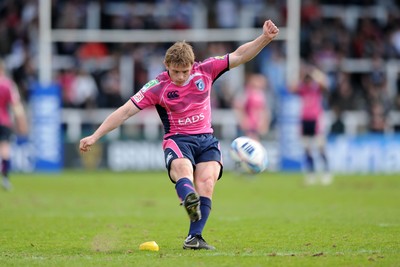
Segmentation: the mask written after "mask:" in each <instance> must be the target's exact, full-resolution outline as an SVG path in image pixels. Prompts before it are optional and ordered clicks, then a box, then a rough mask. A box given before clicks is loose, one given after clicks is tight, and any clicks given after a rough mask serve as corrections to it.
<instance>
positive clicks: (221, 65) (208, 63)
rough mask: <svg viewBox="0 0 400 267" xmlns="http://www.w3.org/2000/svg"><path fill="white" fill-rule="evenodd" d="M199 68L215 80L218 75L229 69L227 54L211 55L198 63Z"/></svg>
mask: <svg viewBox="0 0 400 267" xmlns="http://www.w3.org/2000/svg"><path fill="white" fill-rule="evenodd" d="M200 68H201V69H202V70H203V71H204V72H207V73H209V74H210V75H211V79H212V80H213V81H215V80H216V79H218V77H219V76H221V75H222V74H224V73H225V72H226V71H228V70H229V54H226V55H224V56H217V57H211V58H208V59H206V60H205V61H203V62H202V63H200Z"/></svg>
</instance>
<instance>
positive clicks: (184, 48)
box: [164, 41, 194, 67]
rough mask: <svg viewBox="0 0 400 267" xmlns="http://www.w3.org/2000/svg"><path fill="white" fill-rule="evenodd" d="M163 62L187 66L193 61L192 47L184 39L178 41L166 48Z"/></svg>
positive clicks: (168, 64)
mask: <svg viewBox="0 0 400 267" xmlns="http://www.w3.org/2000/svg"><path fill="white" fill-rule="evenodd" d="M164 62H165V64H166V65H167V66H170V65H177V66H182V67H188V66H190V65H193V63H194V52H193V47H192V46H191V45H190V44H188V43H186V41H179V42H176V43H175V44H173V45H172V46H171V47H170V48H168V50H167V52H166V53H165V58H164Z"/></svg>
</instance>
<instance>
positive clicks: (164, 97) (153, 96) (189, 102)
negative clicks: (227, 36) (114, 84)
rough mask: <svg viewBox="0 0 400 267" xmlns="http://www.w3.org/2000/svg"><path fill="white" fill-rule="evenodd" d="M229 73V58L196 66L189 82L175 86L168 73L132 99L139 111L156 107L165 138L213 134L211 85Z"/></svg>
mask: <svg viewBox="0 0 400 267" xmlns="http://www.w3.org/2000/svg"><path fill="white" fill-rule="evenodd" d="M228 70H229V55H225V56H221V57H213V58H208V59H207V60H205V61H203V62H195V63H194V65H193V68H192V70H191V74H190V76H189V79H188V80H187V81H186V82H185V84H184V85H182V86H177V85H175V84H174V83H173V82H172V81H171V79H170V77H169V75H168V72H167V71H164V72H162V73H161V74H159V75H158V76H157V78H156V79H155V80H151V81H149V82H148V83H147V84H146V85H144V86H143V88H142V89H141V90H140V91H139V92H137V93H136V94H135V95H134V96H132V97H131V100H132V102H133V103H134V104H135V105H136V106H137V107H138V108H139V109H145V108H147V107H150V106H155V107H156V109H157V112H158V114H159V116H160V119H161V121H162V123H163V125H164V138H167V137H169V136H171V135H174V134H205V133H213V129H212V126H211V102H210V92H211V86H212V84H213V82H214V81H215V80H216V79H217V78H218V77H219V76H221V75H222V74H223V73H224V72H226V71H228Z"/></svg>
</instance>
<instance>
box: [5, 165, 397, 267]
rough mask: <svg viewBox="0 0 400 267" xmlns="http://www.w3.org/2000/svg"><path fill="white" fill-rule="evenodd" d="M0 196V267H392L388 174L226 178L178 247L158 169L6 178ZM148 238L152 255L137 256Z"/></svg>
mask: <svg viewBox="0 0 400 267" xmlns="http://www.w3.org/2000/svg"><path fill="white" fill-rule="evenodd" d="M12 178H13V179H12V182H13V185H14V189H13V191H12V192H5V191H0V266H152V267H154V266H174V267H175V266H207V267H208V266H246V267H247V266H400V177H399V175H384V174H382V175H337V176H336V177H335V181H334V183H333V184H332V185H331V186H322V185H316V186H309V187H306V186H304V185H303V184H302V175H301V174H282V173H268V172H265V173H262V174H260V175H258V176H255V177H240V176H238V175H236V174H234V173H230V172H226V173H225V174H224V176H223V178H222V179H221V180H220V181H219V182H218V183H217V186H216V189H215V194H214V199H213V209H212V213H211V215H210V218H209V222H208V225H207V226H206V229H205V231H204V233H203V234H204V238H205V239H206V240H207V241H208V242H209V243H210V244H212V245H214V246H216V248H217V250H215V251H186V250H183V249H182V242H183V239H184V238H185V236H186V234H187V229H188V224H189V220H188V218H187V215H186V214H185V211H184V209H183V208H182V207H181V206H179V203H178V198H177V196H176V193H175V189H174V186H173V185H172V184H171V183H170V181H169V179H168V177H167V175H166V173H165V172H129V173H113V172H109V171H93V172H89V171H64V172H62V173H61V174H16V173H15V174H13V175H12ZM152 240H155V241H156V242H157V243H158V244H159V246H160V250H159V251H158V252H150V251H140V250H139V249H138V248H139V245H140V244H141V243H143V242H145V241H152Z"/></svg>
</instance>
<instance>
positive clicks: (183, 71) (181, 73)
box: [167, 65, 192, 86]
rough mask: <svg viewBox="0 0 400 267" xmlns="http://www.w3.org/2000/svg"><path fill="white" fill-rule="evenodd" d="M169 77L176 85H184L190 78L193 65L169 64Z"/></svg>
mask: <svg viewBox="0 0 400 267" xmlns="http://www.w3.org/2000/svg"><path fill="white" fill-rule="evenodd" d="M167 70H168V73H169V77H171V80H172V82H173V83H175V84H176V85H179V86H182V85H183V84H184V83H185V82H186V81H187V80H188V79H189V75H190V71H191V70H192V65H189V66H186V67H182V66H178V65H170V66H167Z"/></svg>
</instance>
